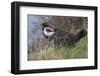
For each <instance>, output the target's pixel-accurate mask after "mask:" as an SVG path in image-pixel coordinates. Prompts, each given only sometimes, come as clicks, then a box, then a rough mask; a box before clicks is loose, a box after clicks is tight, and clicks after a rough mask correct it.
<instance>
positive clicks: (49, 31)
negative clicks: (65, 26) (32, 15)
mask: <svg viewBox="0 0 100 76" xmlns="http://www.w3.org/2000/svg"><path fill="white" fill-rule="evenodd" d="M42 26H43V28H42V31H43V35H44V37H46V38H47V39H49V38H51V37H52V36H53V35H54V33H55V30H54V28H53V27H51V26H50V25H49V24H48V23H43V24H42Z"/></svg>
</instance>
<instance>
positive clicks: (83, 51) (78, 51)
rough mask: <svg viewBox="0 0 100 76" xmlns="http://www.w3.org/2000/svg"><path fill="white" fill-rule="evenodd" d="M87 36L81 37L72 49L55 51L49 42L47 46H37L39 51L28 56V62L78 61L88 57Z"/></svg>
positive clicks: (64, 48) (66, 48) (63, 48)
mask: <svg viewBox="0 0 100 76" xmlns="http://www.w3.org/2000/svg"><path fill="white" fill-rule="evenodd" d="M87 45H88V41H87V36H85V37H83V38H82V39H81V40H80V41H79V42H77V43H76V44H75V46H74V47H61V48H60V49H55V48H54V44H53V43H52V42H51V43H49V45H47V44H46V45H45V46H44V45H43V44H42V45H41V44H39V45H38V46H37V47H39V48H37V47H36V48H37V49H38V50H39V51H37V52H35V51H34V52H31V53H29V54H28V60H55V59H56V60H57V59H80V58H87V57H88V47H87Z"/></svg>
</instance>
